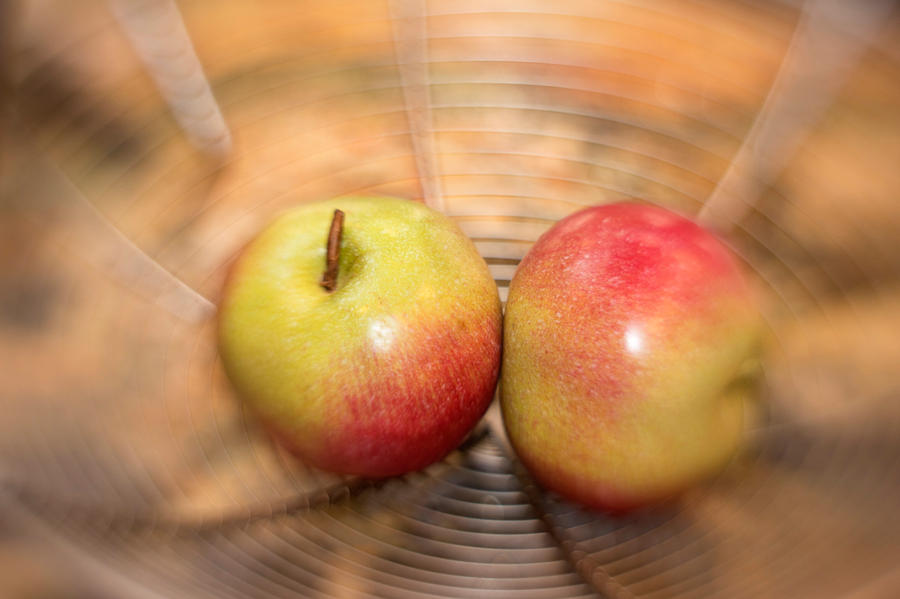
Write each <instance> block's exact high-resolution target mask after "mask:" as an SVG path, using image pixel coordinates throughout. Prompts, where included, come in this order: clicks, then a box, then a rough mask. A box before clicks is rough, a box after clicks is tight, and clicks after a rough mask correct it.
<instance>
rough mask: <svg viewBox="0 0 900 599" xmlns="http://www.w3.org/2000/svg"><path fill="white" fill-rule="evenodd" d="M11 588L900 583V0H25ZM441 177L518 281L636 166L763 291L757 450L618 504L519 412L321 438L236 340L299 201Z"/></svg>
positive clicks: (3, 191)
mask: <svg viewBox="0 0 900 599" xmlns="http://www.w3.org/2000/svg"><path fill="white" fill-rule="evenodd" d="M0 44H2V46H0V111H2V112H0V364H2V367H0V401H2V417H0V596H2V597H4V598H6V597H9V598H11V599H24V598H28V599H36V598H47V599H50V598H54V599H55V598H60V599H69V598H72V599H75V598H82V597H84V598H87V597H92V598H97V597H101V598H102V597H111V598H112V597H116V598H118V597H140V598H143V597H148V598H151V597H266V596H299V597H315V596H321V597H371V596H379V597H414V596H429V597H440V596H451V597H530V598H538V597H581V596H596V595H597V594H600V595H603V596H607V597H707V596H714V597H729V598H735V597H816V598H819V597H852V598H855V599H875V598H888V597H897V596H900V569H898V564H900V519H898V507H900V426H898V425H900V401H898V400H900V375H898V365H900V338H898V331H900V257H898V256H900V168H898V164H900V162H898V161H900V11H898V10H897V9H896V8H895V6H894V3H893V2H891V1H887V0H872V1H870V2H866V3H851V2H840V1H838V0H808V1H807V2H805V3H803V2H790V1H786V2H778V1H775V0H770V1H767V2H745V1H740V0H727V1H726V0H721V1H715V0H688V1H675V0H671V1H669V0H658V1H650V0H646V1H643V0H619V1H607V0H554V1H552V2H550V1H541V0H477V1H476V0H421V1H404V0H385V1H372V0H333V1H330V2H298V1H296V0H291V1H287V0H284V1H282V0H269V1H267V2H248V1H242V0H219V1H212V0H182V1H179V2H178V3H177V4H176V3H174V2H169V1H165V0H79V1H77V2H65V1H63V0H7V1H6V2H3V3H0ZM371 193H378V194H389V195H396V196H401V197H407V198H413V199H419V200H424V201H427V202H428V203H430V204H432V205H433V206H435V207H438V208H440V209H442V210H443V211H445V212H446V213H447V214H448V215H450V216H451V217H453V218H454V219H455V220H456V221H457V222H458V223H459V224H460V226H461V227H462V228H463V230H464V231H465V232H466V233H467V234H469V235H470V236H471V237H472V238H473V239H474V240H475V243H476V245H477V247H478V249H479V251H480V252H481V253H482V255H483V256H484V257H485V258H486V260H487V261H488V264H489V266H490V268H491V271H492V273H493V275H494V277H495V279H496V280H497V283H498V286H499V289H500V293H501V298H502V299H505V297H506V290H507V288H508V283H509V280H510V278H511V277H512V275H513V273H514V272H515V268H516V265H517V264H518V261H519V260H520V259H521V258H522V256H523V255H524V254H525V252H527V250H528V248H529V247H530V245H531V243H533V242H534V241H535V240H536V239H537V237H538V236H539V235H540V234H541V233H542V232H543V231H545V230H546V229H547V228H548V227H550V226H551V225H552V224H553V223H554V222H555V221H556V220H558V219H559V218H561V217H563V216H565V215H566V214H569V213H570V212H573V211H575V210H577V209H579V208H580V207H583V206H586V205H591V204H597V203H604V202H611V201H616V200H621V199H626V198H641V199H643V200H646V201H649V202H653V203H657V204H660V205H664V206H668V207H670V208H673V209H676V210H679V211H681V212H683V213H686V214H690V215H698V217H699V218H701V220H702V221H703V222H705V223H706V224H708V225H709V226H710V227H713V228H715V229H716V230H718V231H720V232H721V233H722V234H723V235H724V237H725V239H727V241H728V242H729V243H730V244H731V246H732V247H733V248H734V249H735V251H736V252H737V253H738V254H739V256H740V257H741V258H742V259H743V260H744V261H745V263H746V265H747V267H748V269H749V270H750V271H752V272H753V273H754V276H755V278H756V279H757V280H758V282H759V284H760V286H761V287H763V288H764V289H765V296H766V304H765V316H766V319H767V321H768V323H769V326H770V331H771V334H770V346H771V347H770V352H769V355H768V357H767V359H766V363H765V375H766V377H765V384H764V386H763V387H764V388H763V395H764V399H765V401H764V402H763V403H762V404H761V405H760V406H758V407H756V408H755V410H754V419H753V420H752V424H751V427H750V430H749V431H748V438H749V441H748V447H747V450H746V451H745V453H744V455H742V456H741V458H740V459H739V460H738V461H737V462H736V463H735V464H733V465H732V466H731V467H730V469H729V470H728V471H727V472H726V473H725V474H724V475H723V476H722V477H720V478H719V479H717V480H716V481H714V482H713V483H711V484H709V485H707V486H705V487H703V488H698V489H695V490H694V491H692V492H691V493H689V494H688V495H687V496H685V497H684V498H683V499H682V500H681V501H680V502H679V503H678V504H677V505H673V506H667V507H666V508H661V509H659V510H653V511H650V512H647V513H641V514H635V515H632V516H628V517H624V518H611V517H607V516H604V515H600V514H595V513H589V512H585V511H582V510H580V509H578V508H577V507H576V506H572V505H569V504H566V503H565V502H562V501H560V500H559V499H558V498H556V497H554V496H552V495H547V494H544V493H542V492H541V491H540V490H538V489H537V488H535V487H534V485H533V484H532V483H531V482H530V480H529V478H528V475H527V473H524V472H523V471H522V470H521V468H519V467H518V465H517V463H516V462H515V460H514V458H513V456H511V455H509V454H508V453H507V452H506V451H505V450H504V447H503V444H502V442H500V438H501V437H502V430H500V427H498V424H497V418H496V416H497V414H496V412H495V411H493V410H492V411H491V412H489V416H488V418H487V419H486V420H485V422H484V423H483V424H482V425H481V426H480V427H479V429H477V430H476V431H475V432H474V433H473V435H472V437H471V438H470V439H469V441H467V442H466V444H465V445H464V446H463V447H462V448H461V449H460V450H459V451H457V452H455V453H454V454H452V455H451V456H450V457H448V458H447V459H446V460H445V461H443V462H441V463H439V464H436V465H435V466H433V467H432V468H429V469H427V470H426V471H423V472H420V473H416V474H413V475H410V476H407V477H404V478H401V479H397V480H391V481H387V482H385V483H381V484H378V485H375V484H372V483H370V482H367V481H360V480H354V479H340V478H336V477H333V476H329V475H326V474H323V473H320V472H315V471H312V470H310V469H307V468H305V467H304V466H303V465H302V464H298V463H296V462H295V461H292V460H291V459H289V458H287V457H286V456H284V455H283V454H282V453H281V452H280V451H279V450H278V448H276V447H274V446H273V445H271V444H270V443H269V441H268V440H267V438H266V437H265V436H264V435H262V434H260V432H259V431H258V430H257V429H256V427H255V425H254V423H253V422H252V420H250V419H249V418H247V417H245V415H244V414H243V413H242V411H241V409H240V407H239V406H238V405H237V403H236V402H235V401H234V400H233V398H232V397H231V395H230V393H229V390H228V387H227V385H226V384H225V381H224V379H223V375H222V373H221V371H220V369H219V366H218V363H217V359H216V353H215V346H214V336H213V328H212V321H211V317H213V316H214V311H215V309H214V304H215V301H216V296H217V293H218V289H219V286H220V284H221V280H222V275H223V271H224V268H225V267H226V266H227V264H228V262H229V260H230V259H231V258H232V257H233V256H234V255H235V253H236V252H237V251H238V250H239V248H240V247H241V246H242V245H243V244H244V243H245V242H246V241H247V240H248V239H249V238H251V237H252V236H253V235H254V233H255V232H256V231H258V230H259V228H260V227H262V226H263V225H264V224H265V223H267V222H268V221H269V220H270V219H271V218H272V217H273V216H274V215H275V214H277V213H278V212H280V211H282V210H284V209H286V208H287V207H290V206H292V205H295V204H297V203H300V202H305V201H311V200H315V199H322V198H327V197H331V196H338V195H343V194H371Z"/></svg>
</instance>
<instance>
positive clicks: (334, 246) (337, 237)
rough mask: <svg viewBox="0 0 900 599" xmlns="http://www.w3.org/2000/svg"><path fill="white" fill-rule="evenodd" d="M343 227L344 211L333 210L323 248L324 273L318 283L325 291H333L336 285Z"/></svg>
mask: <svg viewBox="0 0 900 599" xmlns="http://www.w3.org/2000/svg"><path fill="white" fill-rule="evenodd" d="M343 229H344V213H343V212H342V211H340V210H335V211H334V217H333V218H332V219H331V230H329V231H328V245H327V246H326V248H325V273H324V274H323V275H322V281H321V282H320V283H319V285H321V286H322V287H324V288H325V290H326V291H329V292H331V291H334V288H335V287H336V286H337V275H338V259H339V258H340V256H341V232H342V231H343Z"/></svg>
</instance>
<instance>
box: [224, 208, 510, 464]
mask: <svg viewBox="0 0 900 599" xmlns="http://www.w3.org/2000/svg"><path fill="white" fill-rule="evenodd" d="M335 209H340V210H342V211H343V212H344V213H345V220H344V226H343V240H342V242H341V246H340V248H341V249H340V259H339V270H338V277H337V286H336V289H335V290H334V291H332V292H328V291H326V290H325V289H324V288H323V287H321V286H320V284H319V282H320V280H321V278H322V273H323V271H324V269H325V264H326V252H325V248H326V239H327V237H328V231H329V227H330V223H331V219H332V216H333V212H334V210H335ZM218 317H219V322H218V335H219V353H220V355H221V358H222V362H223V364H224V367H225V371H226V373H227V375H228V377H229V379H230V380H231V382H232V384H233V386H234V387H235V389H236V390H237V392H238V395H239V396H240V397H241V398H242V399H243V400H244V401H245V402H246V404H247V405H248V406H250V408H252V410H253V411H254V412H256V414H258V416H259V418H260V419H261V420H262V422H263V423H264V424H265V426H266V428H268V429H269V430H270V431H271V432H272V433H273V434H274V436H275V437H276V438H278V439H279V440H280V441H281V442H282V443H284V445H285V446H287V448H289V449H290V450H291V451H292V452H294V453H295V454H296V455H297V456H298V457H300V458H301V459H302V460H303V461H305V462H306V463H308V464H310V465H313V466H316V467H318V468H321V469H325V470H329V471H332V472H337V473H342V474H355V475H360V476H365V477H371V478H380V477H386V476H394V475H400V474H403V473H406V472H410V471H413V470H417V469H420V468H423V467H425V466H427V465H428V464H431V463H432V462H434V461H436V460H439V459H440V458H442V457H444V456H445V455H446V454H447V453H448V452H450V451H451V450H453V449H454V448H455V447H456V446H457V445H458V444H459V443H460V442H461V441H462V440H463V438H464V437H465V436H466V434H467V433H468V432H469V431H470V429H471V428H472V427H473V426H474V425H475V424H476V423H477V421H478V420H479V419H480V417H481V416H482V414H483V413H484V411H485V409H486V408H487V406H488V404H489V403H490V401H491V398H492V396H493V392H494V387H495V385H496V380H497V375H498V371H499V365H500V342H501V312H500V300H499V297H498V294H497V287H496V284H495V283H494V281H493V279H492V278H491V275H490V273H489V271H488V268H487V265H486V264H485V262H484V260H483V259H482V258H481V256H479V254H478V252H477V250H476V249H475V246H474V244H473V243H472V242H471V241H470V240H469V239H468V238H467V237H466V236H465V235H464V234H463V233H462V232H461V231H460V230H459V228H458V227H457V226H456V224H455V223H454V222H453V221H451V220H450V219H449V218H447V217H445V216H443V215H441V214H439V213H437V212H435V211H433V210H431V209H429V208H427V207H426V206H424V205H423V204H420V203H417V202H413V201H408V200H401V199H395V198H341V199H334V200H328V201H324V202H317V203H310V204H306V205H302V206H300V207H298V208H296V209H294V210H292V211H291V212H288V213H287V214H284V215H283V216H281V217H280V218H278V219H277V220H276V221H275V222H274V223H273V224H272V225H270V226H269V227H268V228H267V229H265V230H264V231H263V232H262V233H261V234H260V235H259V236H258V237H256V238H255V239H254V240H253V241H252V242H251V243H250V244H249V245H248V246H247V247H246V248H245V249H244V250H243V251H242V253H241V254H240V256H239V257H238V259H237V260H236V261H235V263H234V264H233V266H232V268H231V271H230V273H229V276H228V277H227V281H226V283H225V287H224V291H223V294H222V300H221V303H220V306H219V315H218Z"/></svg>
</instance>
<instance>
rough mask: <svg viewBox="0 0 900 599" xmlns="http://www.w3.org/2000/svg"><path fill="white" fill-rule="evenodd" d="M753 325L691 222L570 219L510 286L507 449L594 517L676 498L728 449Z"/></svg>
mask: <svg viewBox="0 0 900 599" xmlns="http://www.w3.org/2000/svg"><path fill="white" fill-rule="evenodd" d="M760 325H761V320H760V316H759V312H758V302H757V298H756V295H755V292H754V290H753V289H752V288H751V287H750V285H749V284H748V282H747V280H746V279H745V277H744V275H743V273H742V272H741V270H740V268H739V266H738V264H737V262H736V260H735V259H734V258H733V256H732V255H731V253H730V252H729V250H728V249H727V248H726V247H725V246H724V245H723V244H722V243H721V242H720V241H719V240H718V239H717V238H716V237H715V236H714V235H712V234H711V233H709V232H708V231H706V230H705V229H703V228H702V227H700V226H699V225H697V224H695V223H694V222H692V221H690V220H688V219H686V218H684V217H682V216H679V215H676V214H674V213H672V212H670V211H667V210H664V209H662V208H658V207H654V206H651V205H645V204H639V203H628V202H625V203H618V204H609V205H602V206H595V207H592V208H588V209H585V210H582V211H579V212H577V213H575V214H572V215H570V216H568V217H567V218H565V219H563V220H561V221H560V222H559V223H557V224H556V225H555V226H553V227H552V228H551V229H550V230H548V231H547V232H546V233H545V234H544V235H543V236H542V237H541V238H540V239H539V240H538V241H537V242H536V243H535V245H534V246H533V247H532V248H531V250H530V251H529V253H528V254H527V255H526V256H525V258H524V259H523V260H522V262H521V264H520V265H519V268H518V269H517V271H516V274H515V276H514V277H513V280H512V282H511V284H510V290H509V297H508V301H507V306H506V314H505V316H504V322H503V326H504V332H503V337H504V339H503V341H504V346H503V365H502V369H501V381H500V394H501V407H502V411H503V417H504V422H505V426H506V430H507V434H508V436H509V439H510V442H511V443H512V445H513V448H514V449H515V451H516V453H517V454H518V456H519V457H520V459H521V460H522V462H523V464H524V465H525V466H526V467H527V468H528V469H529V471H530V472H531V473H532V474H533V475H534V477H535V478H536V480H537V481H538V482H539V483H540V484H541V485H542V486H544V487H546V488H548V489H551V490H553V491H556V492H557V493H559V494H560V495H562V496H564V497H567V498H569V499H572V500H575V501H577V502H579V503H582V504H584V505H587V506H589V507H592V508H596V509H600V510H604V511H610V512H624V511H629V510H632V509H635V508H639V507H644V506H648V505H650V504H655V503H657V502H662V501H665V500H668V499H671V498H673V497H675V496H677V495H678V494H679V493H680V492H682V491H684V490H686V489H687V488H689V487H690V486H691V485H693V484H694V483H696V482H698V481H700V480H702V479H704V478H706V477H709V476H711V475H713V474H715V473H717V472H718V471H719V470H720V469H721V468H722V467H723V466H724V465H725V464H726V463H727V462H728V461H729V459H730V458H731V457H732V456H733V455H734V453H735V451H736V450H737V449H738V447H739V445H740V442H741V438H742V431H743V410H744V407H743V403H744V400H745V396H746V395H747V394H748V393H750V392H751V391H750V386H748V385H746V377H745V376H744V370H745V366H746V364H747V363H748V361H752V360H753V359H754V358H755V357H756V356H757V347H758V339H759V332H760V330H761V326H760Z"/></svg>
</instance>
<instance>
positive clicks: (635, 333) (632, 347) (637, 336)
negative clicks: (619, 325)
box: [625, 327, 644, 354]
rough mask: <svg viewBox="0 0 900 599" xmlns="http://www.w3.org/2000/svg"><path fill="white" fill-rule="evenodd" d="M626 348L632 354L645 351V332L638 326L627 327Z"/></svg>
mask: <svg viewBox="0 0 900 599" xmlns="http://www.w3.org/2000/svg"><path fill="white" fill-rule="evenodd" d="M625 350H626V351H628V353H632V354H639V353H641V352H642V351H644V334H643V333H642V332H641V330H640V329H638V328H637V327H628V328H627V329H625Z"/></svg>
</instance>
